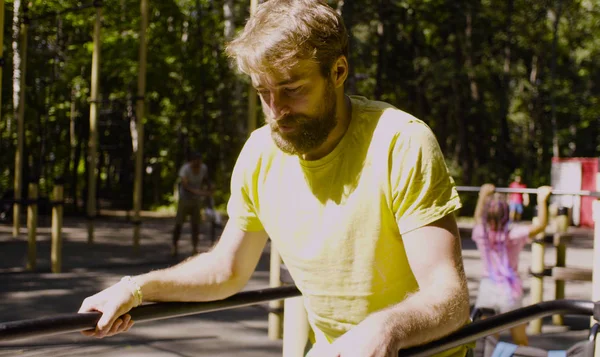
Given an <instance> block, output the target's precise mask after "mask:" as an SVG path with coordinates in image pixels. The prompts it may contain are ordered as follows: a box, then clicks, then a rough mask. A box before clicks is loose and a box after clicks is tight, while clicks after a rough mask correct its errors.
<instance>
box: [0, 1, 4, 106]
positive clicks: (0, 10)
mask: <svg viewBox="0 0 600 357" xmlns="http://www.w3.org/2000/svg"><path fill="white" fill-rule="evenodd" d="M0 29H4V0H0ZM0 43H2V44H3V43H4V30H3V31H0ZM4 63H5V61H4V46H0V83H2V69H3V67H4ZM0 109H2V86H1V85H0ZM0 117H1V115H0Z"/></svg>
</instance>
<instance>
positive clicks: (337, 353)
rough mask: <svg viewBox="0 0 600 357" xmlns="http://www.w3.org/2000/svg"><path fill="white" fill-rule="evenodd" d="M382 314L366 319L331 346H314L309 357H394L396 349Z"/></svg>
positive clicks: (396, 352) (396, 354)
mask: <svg viewBox="0 0 600 357" xmlns="http://www.w3.org/2000/svg"><path fill="white" fill-rule="evenodd" d="M387 325H388V324H387V323H386V321H385V315H384V313H381V312H379V313H375V314H372V315H371V316H369V317H367V318H366V319H365V320H363V321H362V322H361V323H360V324H358V325H357V326H356V327H354V328H353V329H351V330H350V331H348V332H346V333H345V334H344V335H342V336H341V337H340V338H338V339H337V340H335V342H333V343H332V344H331V345H315V347H314V348H313V350H312V351H311V352H310V354H309V356H310V357H396V356H398V349H397V348H396V343H395V342H394V339H393V334H392V332H391V331H389V329H388V328H387Z"/></svg>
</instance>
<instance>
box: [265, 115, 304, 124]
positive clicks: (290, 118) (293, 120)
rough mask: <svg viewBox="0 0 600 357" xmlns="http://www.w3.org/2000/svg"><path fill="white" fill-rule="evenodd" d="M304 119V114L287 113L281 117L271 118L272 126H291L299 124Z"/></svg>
mask: <svg viewBox="0 0 600 357" xmlns="http://www.w3.org/2000/svg"><path fill="white" fill-rule="evenodd" d="M303 121H304V117H303V116H302V115H297V114H294V115H286V116H284V117H281V118H279V119H271V120H269V122H270V124H271V125H272V126H291V125H297V124H300V123H302V122H303Z"/></svg>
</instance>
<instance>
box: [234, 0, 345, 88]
mask: <svg viewBox="0 0 600 357" xmlns="http://www.w3.org/2000/svg"><path fill="white" fill-rule="evenodd" d="M226 53H227V55H228V56H230V57H231V58H233V59H235V60H236V62H237V66H238V68H239V69H240V70H241V71H242V72H244V73H246V74H265V73H270V72H272V71H273V70H274V69H277V70H287V69H290V68H291V67H293V66H294V65H295V64H297V62H298V61H300V60H313V61H315V62H316V63H317V64H318V65H319V67H320V69H321V73H322V74H323V76H328V75H329V72H330V69H331V66H332V65H333V63H334V62H335V61H336V60H337V59H338V58H339V57H340V56H342V55H343V56H346V57H348V34H347V32H346V27H345V26H344V22H343V20H342V18H341V17H340V15H339V14H338V13H337V12H336V11H335V10H334V9H332V8H331V7H330V6H329V5H327V3H326V2H325V1H322V0H268V1H266V2H264V3H262V4H261V5H259V6H258V8H257V10H256V13H255V14H254V15H253V16H252V17H250V19H249V20H248V22H247V23H246V26H245V28H244V30H243V31H242V32H241V33H240V34H239V35H238V36H237V37H236V38H235V39H234V40H233V41H231V42H230V43H229V44H228V45H227V48H226Z"/></svg>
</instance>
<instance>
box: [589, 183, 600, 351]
mask: <svg viewBox="0 0 600 357" xmlns="http://www.w3.org/2000/svg"><path fill="white" fill-rule="evenodd" d="M598 178H599V180H598V185H600V173H599V174H598ZM598 189H600V187H598ZM592 212H593V217H594V265H593V270H592V301H599V300H600V200H596V201H594V203H593V205H592ZM591 320H592V321H591V322H592V325H593V324H594V323H597V322H600V321H595V320H594V318H593V317H592V319H591ZM594 345H595V348H594V357H600V343H595V344H594Z"/></svg>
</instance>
